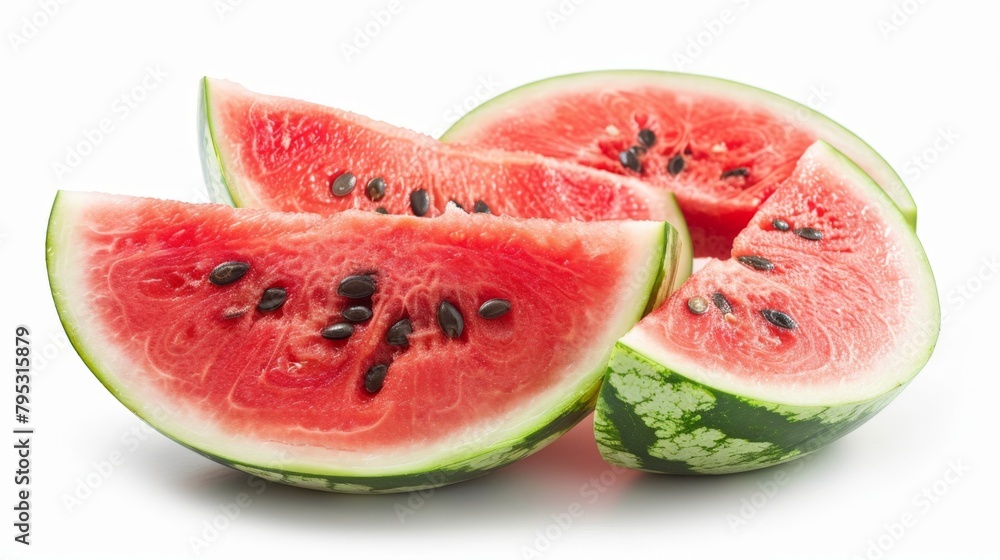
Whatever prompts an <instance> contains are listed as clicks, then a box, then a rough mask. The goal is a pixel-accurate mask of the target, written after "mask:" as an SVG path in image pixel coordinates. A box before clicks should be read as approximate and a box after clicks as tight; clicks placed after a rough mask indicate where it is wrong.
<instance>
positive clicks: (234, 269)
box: [208, 261, 250, 286]
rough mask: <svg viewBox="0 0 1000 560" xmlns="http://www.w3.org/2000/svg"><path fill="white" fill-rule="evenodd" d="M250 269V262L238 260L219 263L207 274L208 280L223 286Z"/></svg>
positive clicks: (241, 276)
mask: <svg viewBox="0 0 1000 560" xmlns="http://www.w3.org/2000/svg"><path fill="white" fill-rule="evenodd" d="M248 270H250V264H249V263H245V262H240V261H229V262H224V263H222V264H220V265H219V266H217V267H215V268H213V269H212V272H211V273H210V274H209V275H208V281H209V282H211V283H213V284H215V285H216V286H225V285H226V284H232V283H233V282H235V281H237V280H239V279H240V278H243V275H244V274H246V273H247V271H248Z"/></svg>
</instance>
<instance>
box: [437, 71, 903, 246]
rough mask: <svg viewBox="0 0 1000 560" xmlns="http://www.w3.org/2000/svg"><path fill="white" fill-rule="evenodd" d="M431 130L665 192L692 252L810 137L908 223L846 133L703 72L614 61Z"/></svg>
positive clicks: (885, 178)
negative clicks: (879, 191)
mask: <svg viewBox="0 0 1000 560" xmlns="http://www.w3.org/2000/svg"><path fill="white" fill-rule="evenodd" d="M640 136H641V137H640ZM442 139H443V140H446V141H448V142H457V143H466V144H475V145H477V146H483V147H488V148H503V149H508V150H525V151H530V152H535V153H538V154H542V155H545V156H550V157H554V158H558V159H563V160H567V161H573V162H577V163H580V164H583V165H586V166H590V167H594V168H596V169H602V170H605V171H610V172H614V173H620V174H622V175H625V176H629V177H636V178H640V179H643V180H645V181H647V182H649V183H650V184H652V185H656V186H658V187H660V188H666V189H669V190H671V191H673V192H674V193H675V194H676V195H677V200H678V202H680V205H681V209H682V210H683V211H684V214H685V217H686V218H687V223H688V227H689V228H690V230H691V237H692V240H693V243H694V254H695V256H697V257H705V256H714V257H718V258H726V257H727V256H728V254H729V249H730V247H731V246H732V241H733V239H734V238H735V237H736V234H738V233H739V232H740V230H742V229H743V228H744V227H745V226H746V224H747V223H748V222H749V221H750V218H751V217H752V216H753V215H754V212H755V211H756V210H757V208H758V207H759V206H760V204H761V203H762V202H763V201H764V200H766V199H767V197H768V196H769V195H770V194H771V193H772V192H773V191H774V189H775V187H776V186H777V185H778V184H779V183H781V181H783V180H784V179H785V178H786V177H788V175H789V174H790V173H791V172H792V169H793V168H794V167H795V162H796V161H797V160H798V159H799V156H801V155H802V153H803V152H804V151H805V150H806V148H808V147H809V145H810V144H812V143H813V142H814V141H815V140H816V139H823V140H826V141H827V142H829V143H830V144H833V145H834V146H835V147H836V148H837V149H839V150H840V151H842V152H844V153H845V154H847V156H848V157H850V158H851V159H853V160H854V161H855V162H857V163H858V165H860V166H861V168H862V169H864V170H865V171H866V172H868V174H869V175H871V176H872V177H873V178H874V179H875V182H877V183H878V184H879V185H881V187H882V188H883V189H885V191H886V192H887V193H888V194H889V197H890V198H891V199H892V200H893V202H894V203H895V204H896V206H898V207H899V208H900V210H902V212H903V214H904V215H905V216H906V217H907V219H908V220H909V221H910V222H911V224H915V223H916V206H915V205H914V203H913V199H912V198H911V197H910V194H909V192H908V191H907V190H906V187H905V186H904V185H903V182H902V180H901V179H900V178H899V176H898V175H897V174H896V172H895V171H893V169H892V167H891V166H890V165H889V164H888V163H886V161H885V160H884V159H882V157H881V156H879V155H878V154H877V153H876V152H875V151H874V150H872V149H871V148H870V147H869V146H868V145H867V144H865V143H864V142H863V141H861V140H860V139H859V138H858V137H857V136H855V135H854V134H852V133H851V132H849V131H848V130H846V129H845V128H843V127H842V126H840V125H838V124H837V123H835V122H833V121H832V120H830V119H828V118H826V117H824V116H823V115H820V114H819V113H817V112H816V111H813V110H811V109H809V108H808V107H805V106H803V105H800V104H798V103H796V102H794V101H791V100H789V99H786V98H784V97H781V96H778V95H775V94H772V93H770V92H766V91H763V90H760V89H757V88H754V87H751V86H747V85H743V84H739V83H736V82H730V81H727V80H721V79H717V78H710V77H707V76H696V75H691V74H678V73H671V72H656V71H641V70H623V71H607V72H587V73H582V74H572V75H568V76H560V77H556V78H549V79H546V80H541V81H539V82H535V83H532V84H528V85H525V86H521V87H519V88H516V89H514V90H512V91H509V92H507V93H504V94H502V95H500V96H498V97H496V98H494V99H493V100H490V101H488V102H486V103H484V104H482V105H480V106H479V107H478V108H476V109H475V110H473V111H472V112H471V113H469V114H467V115H466V116H465V117H463V118H462V119H461V120H459V121H458V122H457V123H455V125H454V126H452V128H451V129H450V130H448V131H447V132H446V133H445V134H444V136H442Z"/></svg>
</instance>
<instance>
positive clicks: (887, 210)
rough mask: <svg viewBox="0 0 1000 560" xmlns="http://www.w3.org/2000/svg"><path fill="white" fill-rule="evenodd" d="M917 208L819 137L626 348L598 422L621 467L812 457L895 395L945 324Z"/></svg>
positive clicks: (705, 469) (720, 465)
mask: <svg viewBox="0 0 1000 560" xmlns="http://www.w3.org/2000/svg"><path fill="white" fill-rule="evenodd" d="M910 225H911V224H910V223H909V222H908V221H907V219H906V217H905V216H904V215H903V214H902V213H900V212H899V210H898V209H897V208H896V206H895V205H894V204H893V201H892V200H890V199H889V198H888V197H887V196H886V194H885V193H884V192H883V191H882V190H881V189H880V188H879V186H878V185H877V184H876V183H875V182H874V181H873V180H872V179H871V178H870V177H869V176H868V175H867V174H865V173H864V172H863V171H862V170H861V169H859V168H858V167H857V166H856V165H855V164H854V163H853V162H852V161H851V160H849V159H848V158H847V157H846V156H845V155H844V154H842V153H840V152H838V151H837V150H835V149H834V148H832V147H831V146H830V145H829V144H826V143H825V142H822V141H820V142H817V143H816V144H814V145H813V146H812V147H810V148H809V149H808V150H807V151H806V152H805V154H804V155H803V156H802V158H801V159H800V160H799V162H798V164H797V165H796V167H795V170H794V171H793V172H792V174H791V176H790V177H789V178H788V179H787V180H786V181H785V182H784V183H783V184H782V185H780V186H779V187H777V189H776V190H775V192H774V194H772V195H771V197H770V198H768V200H767V201H766V202H764V203H763V204H762V205H761V207H760V209H759V210H758V211H757V213H756V215H755V216H754V217H753V219H752V220H751V221H750V223H749V225H748V226H747V227H746V229H744V230H743V231H742V232H741V233H740V234H739V235H738V236H737V237H736V240H735V243H734V245H733V247H732V250H731V258H730V259H728V260H714V259H710V260H709V262H708V264H706V265H705V266H704V267H703V268H701V269H700V270H699V271H697V272H696V273H695V274H694V275H693V276H692V277H691V278H690V279H689V280H688V281H687V282H686V283H685V284H684V286H683V287H682V288H681V289H680V290H679V291H678V292H675V293H674V294H673V295H672V296H671V297H670V298H669V299H668V300H667V302H666V303H664V305H663V306H662V307H660V308H659V309H658V310H657V311H656V312H654V313H653V314H651V315H649V316H647V317H646V318H645V319H643V320H642V321H641V322H639V324H638V325H637V326H636V327H635V328H633V329H632V330H630V331H629V333H628V334H626V335H625V336H624V337H623V338H622V339H621V340H620V341H619V342H618V344H617V345H616V348H615V351H614V352H613V355H612V358H611V363H610V366H609V369H608V373H607V375H606V377H605V380H604V384H603V386H602V389H601V392H600V397H599V400H598V405H597V412H596V415H595V421H594V429H595V434H596V436H597V442H598V446H599V448H600V450H601V453H602V455H603V456H604V458H605V459H606V460H607V461H609V462H610V463H612V464H616V465H622V466H626V467H630V468H636V469H642V470H647V471H653V472H665V473H675V474H722V473H732V472H741V471H746V470H751V469H756V468H761V467H767V466H771V465H775V464H778V463H781V462H783V461H788V460H790V459H794V458H797V457H802V456H804V455H806V454H808V453H810V452H812V451H815V450H817V449H820V448H822V447H823V446H825V445H827V444H829V443H830V442H832V441H834V440H836V439H837V438H839V437H841V436H843V435H844V434H846V433H848V432H850V431H851V430H853V429H855V428H857V427H858V426H860V425H861V424H863V423H864V422H865V421H867V420H868V419H870V418H871V417H872V416H873V415H874V414H875V413H877V412H878V411H879V410H881V409H882V408H883V407H884V406H885V405H886V404H887V403H888V402H889V401H891V400H892V399H893V398H894V397H896V396H897V395H898V394H899V393H900V391H902V389H903V388H904V387H905V386H906V384H907V383H908V382H909V381H910V380H911V379H912V378H913V377H914V376H915V375H916V374H917V372H918V371H919V370H920V369H921V368H922V367H923V366H924V364H925V363H926V362H927V360H928V359H929V357H930V354H931V352H932V351H933V348H934V344H935V342H936V340H937V335H938V331H939V329H940V323H941V317H940V309H939V304H938V296H937V288H936V286H935V284H934V277H933V275H932V273H931V270H930V266H929V264H928V262H927V258H926V256H925V255H924V252H923V248H922V247H921V245H920V242H919V240H918V239H917V237H916V234H915V233H914V232H913V230H912V229H911V227H910Z"/></svg>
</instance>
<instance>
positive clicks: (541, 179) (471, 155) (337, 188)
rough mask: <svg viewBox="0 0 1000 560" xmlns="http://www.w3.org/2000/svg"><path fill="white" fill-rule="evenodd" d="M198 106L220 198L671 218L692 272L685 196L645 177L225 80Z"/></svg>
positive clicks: (681, 263) (331, 209) (397, 210)
mask: <svg viewBox="0 0 1000 560" xmlns="http://www.w3.org/2000/svg"><path fill="white" fill-rule="evenodd" d="M201 102H202V105H201V110H200V120H201V124H200V131H199V134H200V136H201V138H200V139H201V144H200V145H201V151H202V165H203V169H204V172H205V180H206V183H207V184H208V185H209V190H210V193H211V196H212V200H214V201H215V202H222V203H227V204H233V205H235V206H241V207H249V208H262V209H268V210H281V211H285V212H314V213H318V214H324V215H330V214H333V213H336V212H340V211H343V210H346V209H349V208H355V209H362V210H379V211H383V212H387V213H389V214H408V215H418V216H436V215H438V214H440V213H442V212H444V210H445V207H446V205H447V204H448V203H449V202H454V203H455V204H457V205H458V206H459V207H460V208H463V209H465V210H466V211H468V212H481V213H491V214H495V215H509V216H514V217H521V218H549V219H554V220H560V221H570V220H586V221H592V220H620V219H634V220H654V221H666V222H669V223H670V224H671V225H672V226H673V227H674V229H675V230H676V231H677V232H678V235H679V236H680V239H681V241H682V246H681V251H682V252H681V258H680V259H679V260H678V275H677V282H676V285H677V286H679V285H680V284H681V283H682V282H683V281H684V280H685V279H687V277H688V276H689V275H690V273H691V252H692V249H691V243H690V239H689V238H688V233H687V226H686V224H685V222H684V216H683V214H682V213H681V211H680V208H679V207H678V206H677V202H676V200H675V199H674V197H673V195H672V194H668V193H665V192H664V191H663V189H657V188H654V187H651V186H650V185H647V184H645V183H644V182H642V181H639V180H636V179H632V178H628V177H621V176H618V175H614V174H610V173H603V172H600V171H595V170H593V169H590V168H588V167H584V166H580V165H573V164H570V163H567V162H560V161H557V160H553V159H550V158H544V157H541V156H539V155H537V154H529V153H510V152H507V151H503V150H484V149H480V148H471V147H458V146H451V145H448V144H444V143H442V142H439V141H437V140H435V139H433V138H430V137H429V136H424V135H422V134H417V133H416V132H413V131H410V130H406V129H402V128H397V127H394V126H391V125H388V124H386V123H382V122H377V121H373V120H371V119H368V118H366V117H363V116H361V115H356V114H353V113H349V112H346V111H341V110H339V109H334V108H331V107H324V106H322V105H317V104H314V103H307V102H305V101H299V100H296V99H288V98H284V97H275V96H270V95H262V94H258V93H254V92H251V91H248V90H246V89H245V88H243V87H241V86H240V85H238V84H235V83H232V82H227V81H225V80H213V79H209V78H205V79H204V80H202V94H201ZM668 287H669V286H668Z"/></svg>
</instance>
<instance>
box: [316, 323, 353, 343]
mask: <svg viewBox="0 0 1000 560" xmlns="http://www.w3.org/2000/svg"><path fill="white" fill-rule="evenodd" d="M319 334H320V336H322V337H323V338H325V339H327V340H343V339H345V338H348V337H349V336H351V335H352V334H354V325H352V324H350V323H334V324H332V325H330V326H329V327H326V328H324V329H323V330H322V331H320V333H319Z"/></svg>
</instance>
